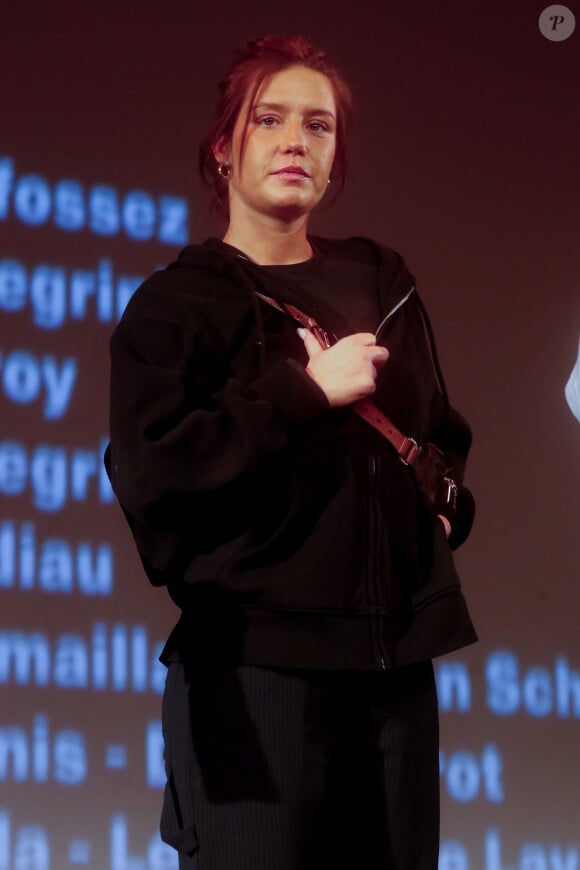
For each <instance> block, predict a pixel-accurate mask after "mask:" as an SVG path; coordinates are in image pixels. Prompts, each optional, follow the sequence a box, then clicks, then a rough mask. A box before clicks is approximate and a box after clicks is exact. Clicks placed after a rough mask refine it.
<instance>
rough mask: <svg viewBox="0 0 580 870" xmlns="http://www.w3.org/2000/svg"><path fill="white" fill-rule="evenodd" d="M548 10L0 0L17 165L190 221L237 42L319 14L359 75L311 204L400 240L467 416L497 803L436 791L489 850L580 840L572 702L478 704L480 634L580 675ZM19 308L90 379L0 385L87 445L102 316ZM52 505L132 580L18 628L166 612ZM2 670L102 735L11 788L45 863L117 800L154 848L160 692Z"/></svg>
mask: <svg viewBox="0 0 580 870" xmlns="http://www.w3.org/2000/svg"><path fill="white" fill-rule="evenodd" d="M545 5H548V4H544V3H534V2H522V0H519V2H513V3H511V4H509V5H508V4H504V3H500V2H498V0H491V2H485V3H483V2H479V0H472V2H470V3H469V4H467V3H460V2H458V0H443V2H437V3H432V2H427V0H407V2H395V0H384V2H381V3H379V2H375V0H368V2H365V3H355V2H353V0H344V2H342V3H341V4H340V5H339V4H334V3H327V2H319V3H316V4H314V3H304V2H295V3H293V4H291V5H284V4H272V3H266V2H264V3H249V4H234V3H230V4H228V5H225V6H224V5H223V4H219V3H209V2H206V0H203V2H195V3H194V2H173V3H164V4H162V3H154V2H150V0H147V2H143V3H139V4H137V3H135V4H118V5H113V4H98V5H97V4H79V3H70V2H68V0H67V2H61V3H59V4H54V5H53V4H43V3H38V2H37V3H28V4H26V3H19V4H16V3H12V2H4V4H3V6H2V13H1V19H2V22H1V28H0V83H1V84H0V110H1V111H0V157H1V156H11V157H13V158H14V160H15V164H16V171H17V174H18V175H21V174H24V173H36V174H39V175H42V176H43V177H45V178H47V179H48V180H50V181H51V183H54V182H56V181H58V180H59V179H62V178H74V179H78V180H81V181H82V182H83V183H84V184H85V185H86V187H87V188H89V187H91V186H92V185H94V184H98V183H107V184H111V185H113V186H115V187H117V188H119V189H120V190H121V191H129V190H132V189H146V190H149V191H151V192H153V193H154V194H155V195H159V194H162V193H173V194H176V195H181V196H185V197H187V198H188V200H189V202H190V212H191V218H190V236H191V238H192V240H197V239H201V238H203V237H204V236H205V235H207V234H208V233H212V234H215V233H219V232H221V230H222V229H223V228H221V227H220V225H219V224H217V223H216V222H215V221H214V220H213V219H212V218H211V216H210V213H209V200H208V195H207V193H206V191H204V190H203V189H202V187H201V185H200V182H199V181H198V178H197V171H196V163H197V143H198V142H199V140H200V138H201V136H202V134H203V132H204V131H205V128H206V126H207V124H208V122H209V120H210V118H211V115H212V112H213V107H214V104H215V99H216V87H215V85H216V82H217V80H218V79H219V78H221V75H222V73H223V71H224V69H225V66H226V65H227V63H228V62H229V59H230V52H231V50H232V48H233V47H234V46H235V45H236V44H237V43H238V42H239V41H240V40H241V39H242V38H244V37H246V36H259V35H262V34H264V33H268V32H271V33H279V34H290V33H296V32H301V33H303V34H304V35H306V36H307V37H309V38H310V39H311V40H312V41H313V42H315V43H317V44H319V45H321V46H322V47H324V48H326V49H327V50H328V52H329V53H330V55H331V56H332V57H333V58H334V60H335V61H336V63H337V64H338V66H339V67H340V68H341V69H342V71H343V73H344V75H345V77H346V78H347V80H349V81H350V82H351V84H352V86H353V90H354V95H355V103H356V125H355V129H354V132H353V136H352V143H351V149H350V172H349V176H348V182H347V187H346V190H345V192H344V194H343V195H342V197H341V198H340V199H339V200H338V201H337V202H336V203H335V204H334V205H333V206H332V207H330V208H328V209H326V208H324V209H323V210H322V211H321V212H320V214H319V215H318V216H316V218H315V222H314V225H313V226H314V228H315V230H316V231H318V232H322V233H325V234H327V235H331V236H337V237H340V236H345V235H355V234H356V235H369V236H372V237H374V238H376V239H378V240H380V241H382V242H384V243H386V244H389V245H391V246H392V247H394V248H396V249H397V250H399V251H400V252H401V253H402V254H403V256H404V257H405V259H406V260H407V262H408V264H409V266H410V268H411V270H412V271H413V272H414V273H415V274H416V276H417V285H418V288H419V290H420V292H421V293H422V295H423V298H424V299H425V301H426V303H427V306H428V309H429V311H430V313H431V316H432V320H433V323H434V327H435V332H436V335H437V339H438V346H439V351H440V356H441V361H442V364H443V369H444V371H445V374H446V379H447V384H448V388H449V392H450V395H451V398H452V401H453V403H454V404H455V405H456V406H457V407H458V408H459V409H460V410H461V411H462V412H463V413H464V414H465V416H466V417H467V418H468V419H469V421H470V423H471V425H472V427H473V430H474V433H475V438H474V447H473V452H472V458H471V464H470V468H469V471H468V483H469V485H470V486H471V488H472V489H473V491H474V492H475V494H476V497H477V500H478V515H477V522H476V526H475V528H474V531H473V534H472V536H471V538H470V540H469V541H468V543H467V544H466V545H465V547H464V548H463V549H462V550H461V551H460V552H459V553H458V555H457V561H458V565H459V568H460V573H461V575H462V577H463V578H464V586H465V591H466V595H467V597H468V600H469V602H470V607H471V610H472V613H473V617H474V620H475V622H476V624H477V627H478V631H479V634H480V637H481V642H480V643H479V644H478V645H477V646H476V647H473V648H470V649H469V650H466V651H464V652H461V653H460V654H458V656H456V658H457V659H458V660H459V661H461V662H462V663H464V664H465V666H466V668H468V669H469V672H470V674H471V676H472V681H471V686H472V693H473V707H472V710H471V712H470V713H469V714H459V713H449V714H447V713H445V714H443V715H442V745H443V747H444V748H445V749H446V750H447V751H449V752H453V751H455V750H457V749H464V750H466V751H469V752H472V753H473V754H475V755H478V754H479V753H480V752H481V750H482V747H483V746H484V745H485V744H488V743H492V744H494V745H495V746H496V747H497V748H498V750H499V751H500V752H501V755H502V758H503V765H504V770H503V782H504V786H505V801H504V802H503V803H501V804H491V803H490V802H489V801H486V800H485V798H484V797H483V796H481V795H480V796H479V797H478V798H477V799H475V800H473V801H470V802H466V803H464V804H461V803H458V802H456V801H452V800H451V799H450V798H449V796H448V795H447V794H446V791H445V789H444V792H443V821H442V831H443V836H444V839H453V840H458V841H461V842H462V843H463V844H465V846H466V849H467V850H468V853H469V859H470V860H469V867H471V868H478V867H482V868H483V867H485V868H486V870H500V868H499V867H496V866H494V865H493V864H492V863H490V860H491V859H490V858H489V855H488V857H487V858H486V857H485V854H484V848H483V841H484V836H485V832H486V831H487V830H489V829H490V828H493V829H495V830H497V831H498V832H499V835H500V836H501V840H502V847H503V850H504V852H503V857H504V858H505V861H506V862H507V863H508V864H509V863H510V862H511V865H515V866H516V867H519V864H518V861H519V860H520V858H519V856H520V852H521V849H522V848H523V844H526V843H531V842H532V841H534V842H537V843H539V844H544V845H547V844H554V843H556V844H558V843H560V844H564V845H565V844H568V845H570V844H572V845H575V846H578V843H579V842H580V841H579V835H578V830H579V829H580V824H579V822H580V740H579V738H580V700H579V704H578V707H579V709H578V711H577V715H573V714H571V715H570V716H569V717H568V719H566V720H560V719H559V718H558V716H557V715H556V714H555V713H549V714H547V715H546V716H544V717H532V716H529V715H527V714H526V712H525V711H524V710H520V711H519V712H517V713H515V714H514V715H513V716H509V717H499V716H497V715H495V714H493V713H492V712H491V711H490V710H489V709H488V706H487V704H486V685H485V680H484V669H485V664H486V661H487V659H488V656H489V655H490V653H491V652H492V651H496V650H500V649H503V650H510V651H512V652H513V653H514V654H515V655H516V656H517V657H518V661H519V664H520V667H521V674H520V676H522V675H523V673H524V672H525V671H527V670H528V669H530V668H533V667H540V668H544V669H546V671H547V672H548V674H553V668H554V662H555V659H556V657H557V656H565V657H566V658H567V660H568V662H569V665H570V667H572V668H575V669H576V670H577V671H578V670H580V642H579V640H578V615H579V611H580V592H579V591H578V574H579V569H578V565H579V557H580V543H579V538H580V534H579V533H580V529H579V515H580V511H579V500H578V493H579V484H580V469H579V461H578V457H579V439H580V427H579V426H578V423H577V421H576V420H575V419H574V417H573V416H572V414H571V412H570V410H569V409H568V407H567V405H566V402H565V398H564V384H565V382H566V380H567V378H568V375H569V373H570V371H571V369H572V366H573V364H574V360H575V358H576V352H577V346H578V334H579V331H580V305H579V298H580V294H579V281H578V275H579V273H580V244H579V241H578V240H579V235H578V234H579V228H580V206H579V203H580V196H579V194H580V185H579V181H580V178H579V175H580V173H579V170H578V152H579V145H580V136H579V134H580V120H579V119H580V114H579V112H578V93H579V86H580V49H579V46H580V43H579V39H580V20H579V19H580V7H579V6H578V4H577V2H576V0H574V2H570V3H569V4H568V7H569V8H570V9H572V11H573V12H574V13H575V15H576V19H577V24H578V26H577V29H576V32H575V33H574V34H573V35H572V36H571V37H570V38H569V39H567V40H565V41H563V42H551V41H549V40H547V39H545V38H544V37H543V36H542V34H541V33H540V30H539V28H538V16H539V15H540V13H541V11H542V10H543V8H544V6H545ZM175 253H176V251H175V250H172V249H168V248H167V246H161V245H158V244H151V243H139V242H134V241H130V240H127V239H126V238H125V239H123V238H121V237H119V238H111V239H103V238H99V237H96V236H94V235H90V234H89V233H88V232H81V233H78V234H76V235H74V236H73V235H71V234H67V233H64V232H62V231H57V230H56V229H55V228H53V227H51V226H50V225H49V224H46V225H44V226H42V227H37V228H29V227H24V226H23V225H22V224H18V223H17V222H15V221H14V220H10V219H8V220H6V221H4V222H0V259H1V258H3V257H6V258H17V259H21V260H22V261H25V262H26V263H28V264H29V265H30V266H32V265H33V264H36V263H40V262H47V263H53V264H59V265H65V264H66V265H71V266H77V265H78V266H83V265H85V264H86V265H92V266H93V267H94V264H95V263H96V261H97V260H98V259H99V257H102V256H107V257H110V258H111V259H113V260H114V262H115V266H116V267H118V268H119V269H120V270H121V271H124V272H128V273H134V274H143V275H145V274H147V273H148V272H150V271H151V270H152V269H153V268H155V267H156V266H158V265H160V264H162V263H166V262H168V261H170V260H171V259H172V258H173V256H174V254H175ZM29 322H30V321H29V318H28V320H27V319H26V317H24V315H22V316H20V315H18V316H16V315H10V314H6V313H5V312H2V314H1V319H0V348H1V349H2V350H4V351H7V350H9V349H11V348H17V347H26V348H27V349H29V350H34V349H35V348H36V351H35V352H38V353H45V352H53V353H56V354H57V355H62V356H64V355H67V354H71V353H72V354H74V355H76V356H77V357H78V359H79V366H80V375H79V383H77V386H76V388H75V394H74V401H73V403H72V406H71V409H70V411H69V413H68V415H67V417H66V418H64V419H63V420H61V421H57V422H54V423H43V422H42V420H41V419H40V416H39V415H38V413H36V414H35V413H34V412H33V411H31V410H30V409H27V408H23V407H19V406H16V405H14V404H11V403H9V402H8V401H7V400H6V399H5V397H4V396H2V398H1V402H2V417H1V420H2V433H3V435H2V437H3V439H4V438H6V439H19V440H22V441H23V442H26V443H28V444H30V445H33V444H37V443H40V442H41V441H46V442H48V443H65V441H67V442H70V443H71V444H73V445H77V444H78V445H85V444H87V445H88V444H90V445H96V444H97V442H98V440H99V439H100V438H101V437H104V436H105V435H106V429H107V408H106V394H107V376H108V361H107V340H108V335H109V333H110V329H108V328H106V327H105V326H103V325H99V324H96V323H89V322H86V323H83V324H82V325H80V326H78V327H77V328H76V329H74V330H73V329H72V328H68V329H66V330H63V331H62V332H54V333H53V334H51V333H46V332H42V333H41V332H39V331H38V330H32V329H30V326H29ZM32 513H33V512H32V510H31V509H30V506H29V504H28V503H26V500H25V499H20V500H19V499H12V500H11V501H8V500H7V499H6V498H5V499H3V501H2V503H0V519H2V518H10V517H15V518H19V517H22V518H27V517H31V516H32ZM35 519H38V521H39V523H40V522H41V521H43V522H45V524H46V527H47V533H48V532H49V531H50V533H51V534H57V533H58V534H60V535H61V536H66V535H71V536H73V537H74V535H77V534H80V532H79V531H78V530H79V528H82V529H88V530H90V532H89V531H87V532H83V533H84V534H87V535H88V536H90V537H92V538H94V539H103V540H105V539H106V540H110V541H112V542H113V543H114V546H115V565H116V573H115V593H114V596H113V597H112V598H111V599H110V600H107V601H101V602H99V603H97V604H94V603H93V602H90V601H87V600H79V599H78V598H74V597H72V598H70V599H67V598H65V599H63V598H62V597H60V598H58V597H57V596H54V597H50V596H48V597H47V596H46V595H42V594H40V593H38V594H37V593H35V594H34V595H32V594H31V593H26V594H24V593H17V592H15V591H11V592H6V591H3V592H2V593H1V594H2V597H3V599H4V600H5V605H4V606H3V608H2V611H1V614H0V625H1V627H2V628H6V627H8V626H10V625H17V626H19V627H21V628H23V629H27V630H32V629H40V628H42V629H43V630H45V631H48V630H54V631H55V632H60V633H62V632H63V631H65V630H66V629H67V627H68V626H70V625H71V624H73V625H76V626H77V628H78V630H79V631H82V630H83V629H84V628H86V626H90V625H91V624H92V622H94V620H95V619H101V618H102V619H108V620H109V621H111V622H113V621H115V620H121V621H124V622H127V623H137V622H141V623H147V625H148V626H149V627H150V632H151V635H152V637H154V638H155V639H156V640H161V639H163V637H164V635H165V634H166V633H167V631H168V629H169V627H170V625H171V624H172V620H173V619H174V612H173V608H172V607H171V606H170V604H169V603H167V602H166V600H165V597H166V596H165V594H164V592H163V591H158V590H152V589H148V587H147V584H146V581H145V578H144V576H143V575H142V572H141V569H140V567H139V565H138V563H137V559H136V557H135V555H134V553H133V550H132V545H131V542H130V540H129V537H128V533H127V531H126V529H125V527H124V521H123V520H122V518H121V516H120V513H119V511H118V510H117V508H116V507H108V508H104V507H102V506H97V505H95V506H94V508H92V507H91V505H88V506H83V507H79V509H78V510H74V509H72V508H70V509H67V510H66V511H64V512H62V514H61V515H59V516H58V517H57V516H55V517H53V518H52V519H50V521H49V520H48V519H46V518H40V519H39V518H38V517H35ZM51 523H52V525H51ZM49 527H50V529H49ZM579 679H580V678H579ZM0 691H1V694H0V698H1V705H2V706H1V712H0V727H10V726H12V725H15V724H18V723H23V724H25V725H26V726H27V727H29V725H30V721H31V717H32V716H33V715H34V713H35V712H37V711H39V710H41V711H44V712H46V713H47V714H48V715H49V716H50V717H51V722H53V723H56V724H57V725H58V727H59V728H64V727H72V726H75V727H79V728H81V729H82V730H84V731H85V733H86V735H87V742H88V744H89V746H90V759H91V767H90V770H91V772H90V776H89V778H88V780H87V785H86V788H84V789H83V790H79V789H77V790H75V789H73V788H69V789H66V788H63V787H58V786H54V785H53V786H51V785H49V784H46V785H44V784H40V785H39V784H34V785H33V784H32V783H13V782H7V783H3V784H2V799H1V801H0V804H1V807H0V808H4V809H8V810H10V812H11V818H12V823H13V825H23V824H28V823H30V822H32V823H34V824H39V825H43V826H45V827H46V828H47V829H48V830H49V833H50V838H51V844H52V856H53V863H52V864H51V867H54V868H61V867H62V868H64V867H65V866H69V865H68V863H67V859H66V854H65V850H64V845H63V844H64V843H65V842H66V841H68V840H70V838H71V837H72V836H81V835H82V836H85V837H87V838H90V839H91V840H92V842H93V845H94V850H95V851H94V853H93V858H92V859H91V863H90V866H91V867H94V868H98V870H100V868H103V870H104V868H108V867H109V866H113V865H112V864H111V865H110V863H109V862H110V861H111V860H112V859H110V858H109V852H108V845H107V842H106V840H107V838H108V826H109V822H110V817H111V816H112V815H113V814H115V813H124V814H125V815H126V816H127V818H128V820H129V825H130V829H131V834H130V836H131V843H130V845H129V848H132V849H133V851H134V852H135V853H140V854H143V853H144V852H145V849H146V843H147V841H148V839H149V837H150V836H151V835H152V834H153V832H154V829H155V827H156V824H157V815H158V809H159V804H160V800H161V794H160V792H156V791H155V792H150V791H148V790H147V789H146V787H145V785H144V781H143V774H142V770H141V768H142V758H143V733H144V723H145V722H147V721H149V719H155V718H156V717H158V711H159V699H158V697H157V696H155V695H154V694H149V695H148V696H147V697H139V698H135V696H126V697H125V696H121V695H118V696H115V695H114V694H108V695H106V696H102V695H97V694H96V693H94V692H90V691H89V692H87V693H78V692H77V693H74V692H68V693H67V692H58V691H56V690H54V689H52V690H50V689H39V690H38V691H35V690H33V689H31V688H29V687H21V688H18V687H16V688H15V687H13V686H3V687H0ZM113 740H119V741H123V740H124V741H125V742H126V743H127V744H128V745H130V746H131V752H130V765H129V770H128V771H126V772H125V773H123V774H112V773H110V772H103V771H102V770H99V768H100V767H102V763H101V761H100V759H101V755H100V753H101V748H102V746H103V745H105V744H106V743H107V742H111V741H113ZM115 777H117V778H116V779H115ZM13 836H14V833H13ZM4 848H5V849H6V848H7V847H6V844H5V845H4ZM10 848H13V844H12V845H11V846H10ZM579 848H580V847H579ZM1 856H2V845H1V844H0V861H1ZM486 862H487V863H486ZM8 866H9V865H7V867H8ZM144 866H145V865H144ZM147 866H149V865H147ZM574 866H575V865H574ZM0 868H1V870H5V868H4V867H3V866H2V865H1V863H0ZM114 870H125V868H123V867H121V866H120V865H119V866H118V867H114ZM457 870H461V866H458V868H457Z"/></svg>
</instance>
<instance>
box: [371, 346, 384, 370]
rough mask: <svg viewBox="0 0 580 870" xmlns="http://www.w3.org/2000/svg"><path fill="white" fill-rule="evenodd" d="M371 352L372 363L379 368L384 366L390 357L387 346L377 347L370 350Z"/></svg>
mask: <svg viewBox="0 0 580 870" xmlns="http://www.w3.org/2000/svg"><path fill="white" fill-rule="evenodd" d="M369 354H370V358H371V362H372V364H373V365H374V366H376V367H377V368H380V367H381V366H384V364H385V363H386V361H387V360H388V358H389V351H388V350H387V348H386V347H375V348H373V350H372V351H369Z"/></svg>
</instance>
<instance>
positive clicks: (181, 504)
mask: <svg viewBox="0 0 580 870" xmlns="http://www.w3.org/2000/svg"><path fill="white" fill-rule="evenodd" d="M222 344H223V343H222ZM222 344H220V340H219V338H216V334H214V333H212V330H211V329H209V328H208V327H207V325H206V324H204V323H203V322H202V321H201V320H198V321H197V322H196V323H191V322H187V323H183V322H179V318H176V317H175V316H173V319H171V318H170V317H169V316H168V317H166V318H164V317H162V316H156V317H151V316H149V314H146V315H143V314H142V313H140V311H139V309H137V311H136V312H134V313H130V314H129V315H126V316H125V317H124V319H123V320H122V321H121V323H120V324H119V325H118V327H117V329H116V330H115V332H114V334H113V336H112V339H111V345H110V351H111V405H110V436H111V444H110V454H109V457H108V466H109V473H110V477H111V482H112V484H113V489H114V490H115V493H116V494H117V497H118V499H119V501H120V503H121V505H122V507H123V509H124V510H125V512H126V514H128V515H130V516H131V517H132V518H133V520H136V521H137V522H139V523H147V524H149V525H152V526H154V527H156V528H164V527H165V528H168V529H174V528H175V521H176V517H177V515H178V514H179V513H180V512H183V511H184V510H192V509H193V508H195V509H196V511H202V512H203V516H204V518H205V521H206V523H207V524H209V523H210V522H211V521H212V520H214V521H216V520H220V521H223V520H224V519H225V517H226V515H227V511H228V504H230V503H232V504H233V503H235V504H236V505H238V509H239V503H240V497H241V496H242V495H244V494H245V495H246V496H249V495H250V494H251V491H252V483H253V481H254V478H255V476H256V475H257V474H263V473H264V470H267V469H268V468H269V466H270V465H271V464H272V463H273V462H274V461H275V460H276V459H277V458H279V457H280V455H281V454H283V453H284V451H285V449H286V447H287V445H288V443H289V439H290V438H291V435H292V431H293V429H294V427H296V426H299V425H301V424H302V423H304V422H306V421H308V420H309V419H311V418H314V417H316V416H317V415H318V414H320V413H323V412H324V411H325V410H326V409H327V407H328V402H327V400H326V397H325V396H324V394H323V393H322V391H321V390H320V389H319V388H318V387H317V385H316V384H315V383H314V382H313V381H312V380H311V378H310V377H309V376H308V375H307V374H306V372H305V371H304V369H303V368H302V367H301V366H300V365H298V364H297V363H295V362H294V361H293V360H281V361H280V362H278V363H276V364H274V365H273V366H271V367H270V368H267V369H266V370H265V371H263V372H262V373H261V374H259V376H258V377H257V378H256V379H255V380H254V381H253V382H252V383H242V382H241V381H239V380H236V379H235V378H233V377H231V375H230V371H229V363H228V352H229V353H231V349H227V348H225V347H223V346H222Z"/></svg>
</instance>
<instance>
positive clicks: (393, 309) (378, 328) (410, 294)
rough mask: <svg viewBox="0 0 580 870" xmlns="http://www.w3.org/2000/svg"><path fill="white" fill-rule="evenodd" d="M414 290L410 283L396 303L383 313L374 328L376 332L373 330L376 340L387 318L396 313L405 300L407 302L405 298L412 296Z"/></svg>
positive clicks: (387, 320)
mask: <svg viewBox="0 0 580 870" xmlns="http://www.w3.org/2000/svg"><path fill="white" fill-rule="evenodd" d="M414 292H415V285H414V284H413V285H411V289H410V290H409V291H408V292H407V293H406V294H405V295H404V296H403V297H402V299H399V301H398V302H397V304H396V305H393V307H392V308H391V310H390V311H389V312H388V313H387V314H385V316H384V317H383V319H382V320H381V322H380V323H379V325H378V327H377V329H376V332H375V338H376V340H377V341H378V339H379V335H380V334H381V332H382V331H383V328H384V327H385V326H386V325H387V323H388V322H389V320H390V319H391V317H392V316H393V314H396V312H397V311H398V310H399V308H401V307H402V306H403V305H404V304H405V302H407V300H408V299H409V298H410V297H411V296H412V294H413V293H414Z"/></svg>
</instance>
